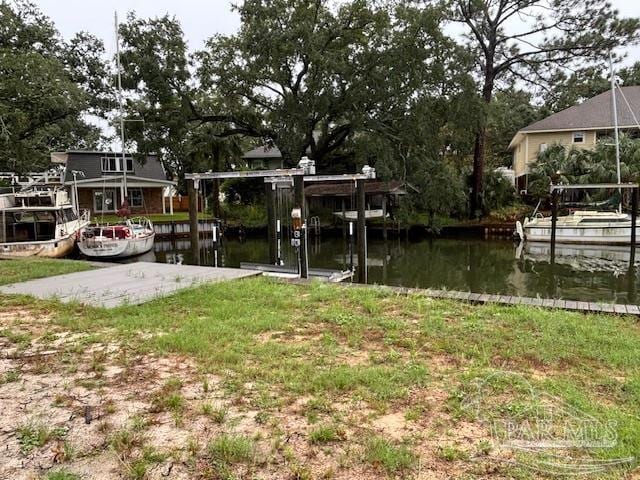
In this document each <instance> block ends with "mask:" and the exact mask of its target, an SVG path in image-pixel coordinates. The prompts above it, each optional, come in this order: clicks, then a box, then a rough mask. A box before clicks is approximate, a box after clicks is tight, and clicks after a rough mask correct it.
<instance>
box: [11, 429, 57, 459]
mask: <svg viewBox="0 0 640 480" xmlns="http://www.w3.org/2000/svg"><path fill="white" fill-rule="evenodd" d="M16 433H17V437H18V442H19V444H20V451H21V452H22V453H23V454H24V455H27V454H29V453H30V452H31V451H32V450H34V449H36V448H40V447H43V446H44V445H46V444H47V443H48V442H49V441H50V440H55V439H61V438H63V437H64V436H65V433H66V432H65V431H64V430H61V429H58V428H51V427H49V426H47V425H45V424H44V423H41V422H29V423H26V424H24V425H22V426H21V427H19V428H18V430H17V432H16Z"/></svg>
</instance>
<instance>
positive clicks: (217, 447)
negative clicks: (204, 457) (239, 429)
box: [207, 434, 256, 465]
mask: <svg viewBox="0 0 640 480" xmlns="http://www.w3.org/2000/svg"><path fill="white" fill-rule="evenodd" d="M207 451H208V453H209V456H210V458H211V461H212V462H213V463H215V464H222V465H231V464H235V463H246V462H249V461H251V460H252V459H253V458H254V456H255V453H256V452H255V445H254V443H253V442H252V441H251V439H249V438H247V437H243V436H239V435H228V434H222V435H220V436H218V437H216V438H215V439H213V440H212V441H211V442H210V443H209V445H208V446H207Z"/></svg>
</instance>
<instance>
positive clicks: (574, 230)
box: [514, 56, 640, 245]
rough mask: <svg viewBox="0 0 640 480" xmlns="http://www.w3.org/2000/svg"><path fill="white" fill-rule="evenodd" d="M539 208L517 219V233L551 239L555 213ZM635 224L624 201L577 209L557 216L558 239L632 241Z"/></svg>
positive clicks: (617, 142)
mask: <svg viewBox="0 0 640 480" xmlns="http://www.w3.org/2000/svg"><path fill="white" fill-rule="evenodd" d="M610 67H611V96H612V109H613V122H614V132H615V146H616V170H617V180H618V183H617V185H620V184H621V178H620V140H619V133H618V110H617V103H616V81H615V75H614V70H613V57H612V56H611V57H610ZM538 205H539V204H538ZM536 211H537V208H536ZM536 211H534V214H533V216H532V217H530V218H525V220H524V222H523V223H521V222H519V221H518V222H516V231H515V232H514V235H516V236H517V237H519V238H520V239H521V240H529V241H537V242H550V241H551V230H552V228H551V227H552V225H551V224H552V220H551V217H545V216H543V215H542V214H541V213H537V214H536ZM631 228H632V222H631V215H628V214H626V213H622V205H621V204H620V205H619V206H618V210H617V211H615V212H612V211H598V210H583V211H575V212H573V213H572V214H570V215H563V216H559V217H558V218H557V222H556V241H557V242H558V243H572V244H587V245H589V244H590V245H629V244H631ZM636 238H637V239H639V241H640V226H639V227H636Z"/></svg>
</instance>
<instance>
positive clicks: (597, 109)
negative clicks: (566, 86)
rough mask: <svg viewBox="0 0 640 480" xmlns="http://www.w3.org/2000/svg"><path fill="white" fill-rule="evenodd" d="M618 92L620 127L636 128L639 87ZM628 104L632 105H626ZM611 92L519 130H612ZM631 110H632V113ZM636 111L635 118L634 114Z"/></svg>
mask: <svg viewBox="0 0 640 480" xmlns="http://www.w3.org/2000/svg"><path fill="white" fill-rule="evenodd" d="M620 90H622V94H621V93H620V91H617V92H616V106H617V108H618V125H619V126H621V127H632V126H637V122H636V120H635V119H634V118H633V114H635V116H636V118H639V119H640V86H633V87H621V89H620ZM625 98H626V100H627V101H628V102H629V105H627V102H626V101H625ZM612 103H613V102H612V101H611V91H610V90H609V91H607V92H604V93H601V94H600V95H597V96H595V97H593V98H590V99H588V100H585V101H584V102H582V103H581V104H579V105H574V106H573V107H570V108H567V109H565V110H562V111H561V112H558V113H554V114H553V115H550V116H548V117H547V118H544V119H542V120H540V121H538V122H535V123H532V124H531V125H529V126H527V127H525V128H523V129H522V130H520V131H521V132H538V131H549V130H551V131H554V130H579V129H592V130H593V129H599V128H613V112H612V110H613V109H612ZM629 107H631V109H629ZM631 111H633V114H632V113H631Z"/></svg>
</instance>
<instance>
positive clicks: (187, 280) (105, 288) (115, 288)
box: [0, 262, 262, 308]
mask: <svg viewBox="0 0 640 480" xmlns="http://www.w3.org/2000/svg"><path fill="white" fill-rule="evenodd" d="M261 274H262V272H260V271H256V270H240V269H235V268H210V267H196V266H191V265H171V264H163V263H148V262H139V263H127V264H122V265H114V266H107V267H105V268H97V269H95V270H88V271H84V272H77V273H70V274H66V275H57V276H54V277H47V278H40V279H37V280H29V281H27V282H21V283H14V284H10V285H5V286H2V287H0V293H4V294H19V295H31V296H34V297H37V298H41V299H52V300H53V299H55V300H59V301H61V302H65V303H70V302H79V303H82V304H84V305H90V306H94V307H104V308H114V307H118V306H121V305H137V304H141V303H145V302H148V301H151V300H153V299H156V298H159V297H163V296H167V295H171V294H172V293H175V292H177V291H179V290H182V289H185V288H190V287H193V286H194V285H199V284H202V283H215V282H223V281H230V280H237V279H241V278H246V277H253V276H257V275H261Z"/></svg>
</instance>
